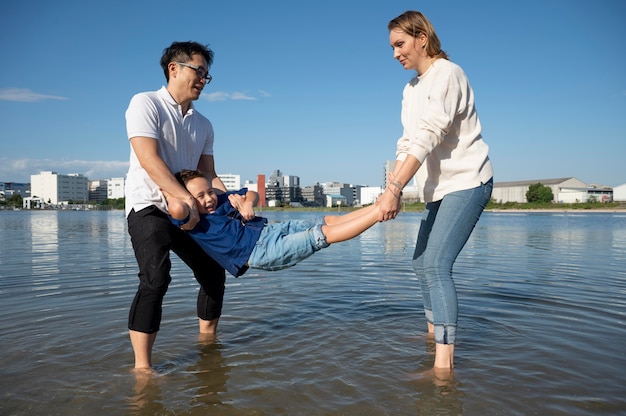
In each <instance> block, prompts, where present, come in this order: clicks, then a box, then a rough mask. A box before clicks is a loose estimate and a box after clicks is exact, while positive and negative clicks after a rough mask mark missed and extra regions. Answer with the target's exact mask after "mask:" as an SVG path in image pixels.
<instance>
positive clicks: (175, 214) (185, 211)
mask: <svg viewBox="0 0 626 416" xmlns="http://www.w3.org/2000/svg"><path fill="white" fill-rule="evenodd" d="M161 192H163V196H165V200H166V201H167V212H168V213H169V214H170V216H171V217H172V218H174V219H175V220H181V221H182V220H186V219H187V218H188V217H189V212H190V209H189V205H187V204H186V203H185V201H183V200H182V199H180V198H176V197H173V196H171V195H169V194H168V193H167V192H165V191H161Z"/></svg>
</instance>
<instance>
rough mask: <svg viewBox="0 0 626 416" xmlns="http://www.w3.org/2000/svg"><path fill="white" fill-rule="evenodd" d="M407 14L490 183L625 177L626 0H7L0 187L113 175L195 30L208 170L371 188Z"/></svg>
mask: <svg viewBox="0 0 626 416" xmlns="http://www.w3.org/2000/svg"><path fill="white" fill-rule="evenodd" d="M369 3H371V4H369ZM409 9H413V10H420V11H422V12H423V13H425V14H426V15H427V16H428V17H429V18H430V20H431V21H432V22H433V24H434V26H435V29H436V31H437V33H438V35H439V37H440V39H441V42H442V45H443V49H444V50H446V51H447V52H448V54H449V55H450V57H451V59H452V60H453V61H454V62H456V63H458V64H459V65H461V66H462V67H463V69H464V70H465V72H466V73H467V74H468V76H469V79H470V82H471V84H472V86H473V88H474V92H475V95H476V102H477V108H478V113H479V116H480V118H481V122H482V125H483V136H484V138H485V140H486V141H487V143H488V144H489V145H490V149H491V150H490V155H491V159H492V161H493V164H494V167H495V170H496V177H495V180H496V182H499V181H515V180H527V179H543V178H561V177H576V178H578V179H580V180H582V181H584V182H586V183H596V184H603V185H608V186H616V185H620V184H623V183H626V163H625V159H626V76H625V75H626V48H625V47H624V40H626V2H624V1H622V0H598V1H594V2H590V1H580V0H529V1H524V2H508V1H496V0H492V1H484V0H475V1H460V0H459V1H447V0H437V1H434V0H430V1H421V2H420V1H376V2H374V1H373V2H362V1H338V0H318V1H315V2H294V1H272V0H267V1H258V0H257V1H250V0H240V1H211V2H208V1H190V0H181V1H178V2H164V1H160V0H159V1H156V0H155V1H127V0H124V1H119V0H112V1H99V2H95V1H94V2H90V1H66V0H57V1H47V0H40V1H29V0H25V1H19V2H18V1H13V2H9V1H5V0H2V1H1V2H0V54H1V55H2V56H3V57H4V58H3V63H2V65H1V66H0V68H1V69H0V121H1V127H0V143H1V147H0V149H1V150H0V181H13V182H29V181H30V175H31V174H36V173H39V171H41V170H53V171H56V172H58V173H61V174H68V173H82V174H84V175H86V176H87V177H89V179H106V178H110V177H121V176H124V175H125V172H126V168H127V163H128V155H129V144H128V140H127V138H126V130H125V120H124V112H125V110H126V107H127V105H128V101H129V100H130V98H131V96H132V95H134V94H135V93H137V92H140V91H147V90H156V89H159V88H160V87H161V86H162V85H164V83H165V79H164V76H163V73H162V71H161V69H160V67H159V58H160V56H161V53H162V50H163V48H165V47H166V46H168V45H169V44H170V43H171V42H172V41H174V40H195V41H198V42H201V43H204V44H209V46H210V47H211V48H212V49H213V50H214V51H215V62H214V64H213V67H212V69H211V73H212V75H213V82H212V83H211V84H210V85H209V86H208V87H207V88H205V90H204V93H203V95H202V96H201V98H200V99H199V100H198V101H197V102H196V106H197V108H198V109H199V110H200V111H201V112H202V113H203V114H204V115H206V116H207V117H209V119H211V121H212V122H213V126H214V129H215V135H216V142H215V159H216V168H217V171H218V173H234V174H240V175H241V178H242V181H244V180H253V181H255V180H256V175H257V174H259V173H262V174H265V175H266V176H269V175H270V174H271V173H272V171H274V170H276V169H280V170H281V171H282V172H283V174H285V175H296V176H299V177H300V179H301V184H302V185H310V184H312V183H314V182H326V181H339V182H345V183H351V184H363V185H370V186H378V185H381V184H382V179H383V178H382V175H383V173H382V172H383V165H384V162H385V161H386V160H389V159H393V158H394V156H395V143H396V140H397V138H398V137H399V136H400V134H401V133H402V128H401V125H400V101H401V94H402V88H403V86H404V84H405V83H406V82H407V81H408V80H409V79H410V78H411V77H412V76H413V75H414V72H412V71H406V70H404V69H403V68H402V67H401V65H400V64H399V63H398V62H397V61H395V60H394V59H393V58H392V51H391V48H390V46H389V39H388V32H387V28H386V27H387V22H388V21H389V20H390V19H392V18H394V17H396V16H397V15H399V14H400V13H402V12H404V11H405V10H409Z"/></svg>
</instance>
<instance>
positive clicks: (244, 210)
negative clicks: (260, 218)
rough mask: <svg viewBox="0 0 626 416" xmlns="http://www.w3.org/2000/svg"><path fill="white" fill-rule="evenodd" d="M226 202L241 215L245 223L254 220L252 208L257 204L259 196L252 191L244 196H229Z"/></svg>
mask: <svg viewBox="0 0 626 416" xmlns="http://www.w3.org/2000/svg"><path fill="white" fill-rule="evenodd" d="M228 201H229V202H230V204H231V205H232V206H233V207H235V209H236V210H237V211H239V213H240V214H241V216H242V217H243V219H244V220H245V221H250V220H251V219H254V217H255V213H254V207H256V205H257V204H258V202H259V194H258V193H256V192H254V191H247V192H246V194H245V195H239V194H231V195H229V196H228Z"/></svg>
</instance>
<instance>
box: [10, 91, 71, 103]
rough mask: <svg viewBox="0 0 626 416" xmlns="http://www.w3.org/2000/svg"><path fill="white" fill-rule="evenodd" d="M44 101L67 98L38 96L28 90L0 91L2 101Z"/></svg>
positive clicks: (64, 98) (65, 98)
mask: <svg viewBox="0 0 626 416" xmlns="http://www.w3.org/2000/svg"><path fill="white" fill-rule="evenodd" d="M43 100H67V97H59V96H56V95H45V94H37V93H35V92H32V91H31V90H29V89H28V88H2V89H0V101H20V102H35V101H43Z"/></svg>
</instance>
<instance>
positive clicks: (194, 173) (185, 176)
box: [174, 169, 204, 187]
mask: <svg viewBox="0 0 626 416" xmlns="http://www.w3.org/2000/svg"><path fill="white" fill-rule="evenodd" d="M174 176H176V180H178V182H180V184H181V185H182V186H185V187H186V186H187V182H189V181H190V180H192V179H195V178H204V175H203V174H202V172H200V171H199V170H187V169H185V170H181V171H180V172H178V173H176V174H175V175H174Z"/></svg>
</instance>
